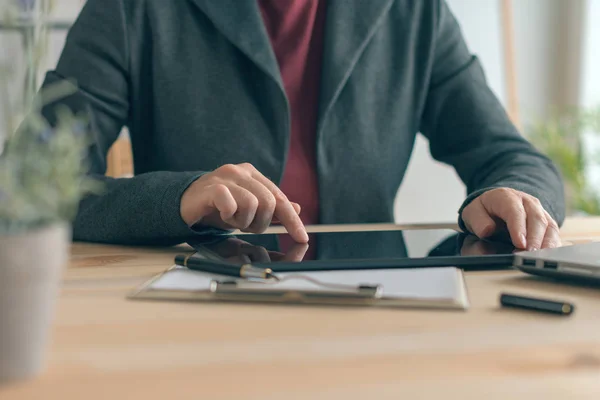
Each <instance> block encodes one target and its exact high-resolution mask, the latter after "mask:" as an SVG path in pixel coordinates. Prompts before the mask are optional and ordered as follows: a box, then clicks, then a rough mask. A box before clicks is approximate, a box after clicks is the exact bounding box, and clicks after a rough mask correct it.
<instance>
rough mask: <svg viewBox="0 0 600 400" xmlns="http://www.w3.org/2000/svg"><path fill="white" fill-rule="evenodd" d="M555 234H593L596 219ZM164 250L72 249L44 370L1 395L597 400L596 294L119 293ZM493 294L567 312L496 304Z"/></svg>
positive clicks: (497, 277)
mask: <svg viewBox="0 0 600 400" xmlns="http://www.w3.org/2000/svg"><path fill="white" fill-rule="evenodd" d="M563 232H564V236H565V239H573V238H574V239H576V240H582V239H586V238H587V239H591V240H598V239H600V234H599V233H600V220H589V219H586V220H569V221H568V222H567V223H566V224H565V229H564V231H563ZM590 233H593V235H589V234H590ZM586 235H588V236H586ZM176 252H178V250H177V249H154V250H148V249H132V248H122V247H114V246H98V245H89V244H77V245H75V246H74V247H73V258H72V265H71V268H70V269H69V270H68V272H67V274H66V277H65V281H64V288H63V292H62V295H61V298H60V302H59V307H58V316H57V320H56V324H55V334H54V340H53V345H52V348H51V351H50V354H49V358H50V359H49V368H48V371H47V372H46V373H45V374H44V375H43V376H42V377H41V378H39V379H37V380H35V381H32V382H26V383H23V384H20V385H16V386H13V387H10V388H5V389H3V390H0V399H2V400H16V399H19V400H21V399H36V400H38V399H60V400H66V399H90V400H95V399H113V398H114V399H140V400H150V399H160V400H164V399H178V400H179V399H188V398H189V399H211V400H218V399H261V400H268V399H286V400H290V399H325V398H326V399H361V400H362V399H376V398H377V399H461V400H463V399H502V400H507V399H521V398H527V399H543V400H553V399H561V400H562V399H595V400H597V399H598V398H600V320H595V318H600V291H599V290H597V289H590V288H582V287H571V286H564V285H559V284H553V283H548V282H543V281H539V280H536V279H534V278H530V277H526V276H524V275H522V274H519V273H517V272H485V273H469V274H468V276H467V283H468V287H469V292H470V297H471V301H472V309H471V310H469V311H468V312H464V313H463V312H436V311H426V312H425V311H415V310H402V311H398V310H374V309H373V310H372V309H341V308H309V307H285V306H258V305H247V306H244V305H216V304H215V305H199V304H190V303H164V302H154V303H150V302H134V301H126V300H125V299H124V296H125V295H126V293H127V292H128V291H129V290H131V289H132V288H133V287H134V286H136V285H137V284H139V283H141V282H142V281H144V280H145V279H147V278H149V277H151V276H152V275H154V274H156V273H158V272H159V271H162V270H163V269H164V268H165V267H166V266H168V265H169V264H170V263H171V260H172V257H173V254H175V253H176ZM504 290H506V291H511V292H517V293H526V294H533V295H543V296H549V297H560V298H564V299H567V300H571V301H573V302H574V303H575V304H576V305H577V311H576V313H575V314H574V315H573V316H572V317H571V318H562V317H554V316H546V315H538V314H531V313H527V312H517V311H506V310H499V309H498V305H497V298H498V294H499V293H500V292H501V291H504Z"/></svg>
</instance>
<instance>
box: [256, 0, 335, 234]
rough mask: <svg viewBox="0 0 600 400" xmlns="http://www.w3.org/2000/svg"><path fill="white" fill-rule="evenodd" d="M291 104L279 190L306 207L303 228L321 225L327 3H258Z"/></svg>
mask: <svg viewBox="0 0 600 400" xmlns="http://www.w3.org/2000/svg"><path fill="white" fill-rule="evenodd" d="M258 2H259V5H260V8H261V11H262V15H263V20H264V22H265V26H266V28H267V31H268V33H269V37H270V38H271V43H272V46H273V50H274V52H275V55H276V57H277V62H278V63H279V69H280V71H281V77H282V79H283V84H284V86H285V91H286V94H287V97H288V99H289V103H290V111H291V121H290V122H291V124H290V125H291V126H290V128H291V132H290V134H291V137H290V147H289V153H288V158H287V163H286V165H285V170H284V173H283V179H282V181H281V183H280V188H281V190H283V192H284V193H285V194H286V195H287V196H288V198H289V199H290V200H291V201H294V202H296V203H298V204H300V206H301V207H302V212H301V213H300V217H301V219H302V221H303V222H304V223H305V224H316V223H318V222H319V186H318V179H317V172H316V169H317V168H316V163H315V147H316V140H315V136H316V124H317V110H318V105H319V88H320V78H321V76H320V75H321V56H322V49H323V29H324V25H325V1H324V0H321V1H319V0H258Z"/></svg>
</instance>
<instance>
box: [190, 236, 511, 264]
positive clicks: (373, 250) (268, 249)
mask: <svg viewBox="0 0 600 400" xmlns="http://www.w3.org/2000/svg"><path fill="white" fill-rule="evenodd" d="M309 238H310V241H309V244H308V245H302V244H296V243H294V242H293V241H292V240H291V239H290V237H289V235H287V234H260V235H254V234H240V235H210V236H201V237H198V238H195V239H194V241H191V242H189V244H190V245H191V246H193V248H194V249H195V250H196V251H197V256H199V257H204V258H209V259H216V260H219V261H226V262H231V263H232V264H248V263H251V264H253V265H256V266H262V267H266V265H265V264H268V267H269V268H271V269H272V270H273V271H278V272H286V271H310V270H340V269H344V270H348V269H375V268H417V267H441V266H454V267H459V268H462V269H465V270H490V269H509V268H512V265H513V252H514V248H513V247H512V246H511V245H509V244H507V243H504V242H494V241H483V240H479V239H477V238H476V237H474V236H470V235H465V234H462V233H458V232H456V231H453V230H446V229H444V230H438V229H408V230H386V231H349V232H338V231H335V232H333V231H332V232H319V233H310V234H309Z"/></svg>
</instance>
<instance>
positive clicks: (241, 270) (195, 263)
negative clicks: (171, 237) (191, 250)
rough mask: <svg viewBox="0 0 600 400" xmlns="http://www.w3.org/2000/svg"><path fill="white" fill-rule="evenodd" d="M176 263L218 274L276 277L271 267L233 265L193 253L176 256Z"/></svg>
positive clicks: (240, 276) (239, 276) (262, 277)
mask: <svg viewBox="0 0 600 400" xmlns="http://www.w3.org/2000/svg"><path fill="white" fill-rule="evenodd" d="M175 264H176V265H180V266H183V267H187V268H189V269H193V270H195V271H202V272H208V273H212V274H218V275H226V276H233V277H236V278H261V279H270V278H275V275H273V271H272V270H271V268H257V267H253V266H252V265H250V264H243V265H232V264H227V263H224V262H220V261H215V260H207V259H204V258H199V257H193V255H188V256H184V255H178V256H175Z"/></svg>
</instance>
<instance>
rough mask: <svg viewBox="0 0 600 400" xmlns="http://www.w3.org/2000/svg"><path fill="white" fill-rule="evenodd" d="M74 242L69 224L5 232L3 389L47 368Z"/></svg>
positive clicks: (0, 307) (0, 248) (0, 269)
mask: <svg viewBox="0 0 600 400" xmlns="http://www.w3.org/2000/svg"><path fill="white" fill-rule="evenodd" d="M70 243H71V229H70V227H69V226H68V225H63V224H56V225H52V226H47V227H44V228H41V229H37V230H32V231H29V232H26V233H23V234H16V235H1V234H0V385H2V384H6V383H10V382H13V381H17V380H23V379H28V378H33V377H36V376H37V375H39V374H41V373H42V372H43V370H44V367H45V362H46V353H47V347H48V344H49V338H50V336H51V327H52V322H53V320H54V310H55V304H56V299H57V296H58V292H59V288H60V285H61V278H62V273H63V270H64V267H65V266H66V264H67V260H68V257H69V247H70Z"/></svg>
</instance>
